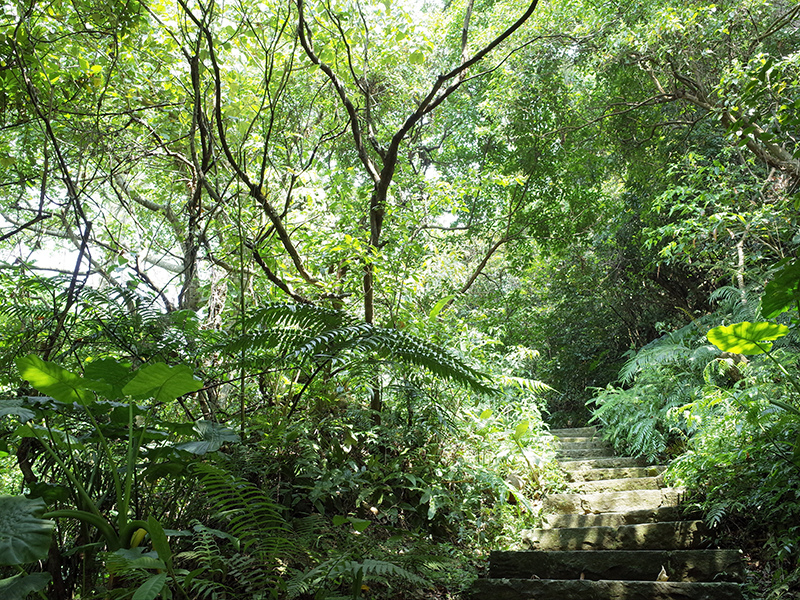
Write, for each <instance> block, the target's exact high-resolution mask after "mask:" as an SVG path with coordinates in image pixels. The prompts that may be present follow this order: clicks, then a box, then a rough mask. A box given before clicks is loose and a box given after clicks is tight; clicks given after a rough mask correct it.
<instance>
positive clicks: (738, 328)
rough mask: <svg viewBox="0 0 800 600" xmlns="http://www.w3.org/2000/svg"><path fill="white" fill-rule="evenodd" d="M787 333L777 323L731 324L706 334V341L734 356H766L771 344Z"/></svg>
mask: <svg viewBox="0 0 800 600" xmlns="http://www.w3.org/2000/svg"><path fill="white" fill-rule="evenodd" d="M787 333H789V328H788V327H787V326H786V325H779V324H778V323H765V322H761V323H749V322H747V321H745V322H743V323H733V324H731V325H721V326H719V327H715V328H714V329H712V330H710V331H709V332H708V334H707V335H708V341H709V342H711V343H712V344H714V345H715V346H716V347H717V348H719V349H720V350H722V351H723V352H733V353H734V354H747V355H753V354H766V353H768V352H769V351H770V350H771V349H772V344H770V343H769V342H772V341H774V340H777V339H778V338H780V337H783V336H785V335H786V334H787Z"/></svg>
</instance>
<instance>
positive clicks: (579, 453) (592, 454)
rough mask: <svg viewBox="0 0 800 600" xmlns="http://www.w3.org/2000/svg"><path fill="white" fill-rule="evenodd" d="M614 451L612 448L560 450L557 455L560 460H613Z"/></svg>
mask: <svg viewBox="0 0 800 600" xmlns="http://www.w3.org/2000/svg"><path fill="white" fill-rule="evenodd" d="M613 456H614V451H613V450H612V449H611V448H597V447H594V448H579V449H576V450H569V449H562V448H559V449H558V451H557V453H556V458H558V459H559V460H563V459H572V460H581V459H587V458H612V457H613Z"/></svg>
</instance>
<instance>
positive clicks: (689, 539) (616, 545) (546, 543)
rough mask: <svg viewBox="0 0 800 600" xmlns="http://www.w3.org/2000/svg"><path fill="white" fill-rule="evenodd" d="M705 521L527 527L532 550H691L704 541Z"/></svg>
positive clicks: (525, 538) (524, 538)
mask: <svg viewBox="0 0 800 600" xmlns="http://www.w3.org/2000/svg"><path fill="white" fill-rule="evenodd" d="M706 530H707V529H706V526H705V524H704V523H703V521H659V522H654V523H637V524H633V525H620V526H592V527H558V528H544V527H539V528H535V529H524V530H522V531H521V532H520V539H521V541H522V542H523V543H525V544H528V546H529V548H530V549H531V550H586V551H593V552H596V551H603V550H691V549H699V548H701V547H702V544H703V542H704V537H703V536H704V534H705V533H706Z"/></svg>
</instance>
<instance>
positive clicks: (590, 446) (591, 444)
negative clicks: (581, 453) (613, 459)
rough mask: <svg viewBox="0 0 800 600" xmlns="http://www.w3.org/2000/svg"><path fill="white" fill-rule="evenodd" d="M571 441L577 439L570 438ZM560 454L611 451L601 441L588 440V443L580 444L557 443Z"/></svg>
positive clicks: (609, 447)
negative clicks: (566, 451) (579, 451)
mask: <svg viewBox="0 0 800 600" xmlns="http://www.w3.org/2000/svg"><path fill="white" fill-rule="evenodd" d="M572 439H579V438H572ZM556 447H557V448H558V449H559V450H561V451H562V452H563V451H565V450H595V449H603V450H612V449H611V446H609V445H608V444H606V443H605V442H603V441H602V440H589V441H582V442H564V441H561V442H558V445H557V446H556Z"/></svg>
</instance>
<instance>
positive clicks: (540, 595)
mask: <svg viewBox="0 0 800 600" xmlns="http://www.w3.org/2000/svg"><path fill="white" fill-rule="evenodd" d="M470 598H471V599H472V600H487V599H491V600H534V599H535V600H741V598H742V591H741V588H740V587H739V585H738V584H735V583H695V582H682V581H681V582H672V581H590V580H588V579H583V580H581V579H578V580H562V579H559V580H552V579H478V580H477V581H476V582H475V584H474V585H473V587H472V591H471V593H470Z"/></svg>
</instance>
